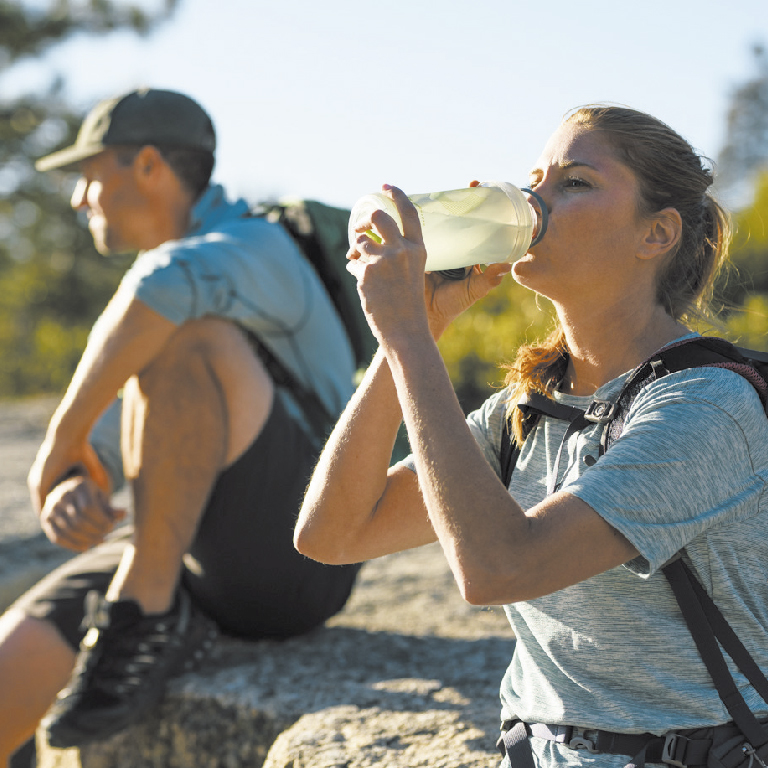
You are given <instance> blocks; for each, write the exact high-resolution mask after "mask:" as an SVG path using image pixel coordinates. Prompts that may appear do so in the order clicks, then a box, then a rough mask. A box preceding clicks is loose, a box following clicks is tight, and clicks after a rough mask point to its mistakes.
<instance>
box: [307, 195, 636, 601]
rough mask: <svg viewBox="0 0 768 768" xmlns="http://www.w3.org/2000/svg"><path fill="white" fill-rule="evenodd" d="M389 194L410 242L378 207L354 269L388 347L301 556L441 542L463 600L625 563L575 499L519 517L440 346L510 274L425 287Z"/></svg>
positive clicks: (345, 431)
mask: <svg viewBox="0 0 768 768" xmlns="http://www.w3.org/2000/svg"><path fill="white" fill-rule="evenodd" d="M391 194H392V197H393V199H394V201H395V203H396V205H397V206H398V209H399V212H400V215H401V219H402V221H403V232H402V234H401V233H400V231H399V229H398V228H397V225H396V224H395V223H394V222H393V221H392V219H390V218H389V217H387V216H386V214H383V213H381V212H377V213H374V214H373V216H372V220H371V222H370V224H371V225H372V226H373V227H375V228H376V230H377V231H378V232H379V234H380V235H381V236H382V242H381V243H380V244H379V243H374V242H373V241H372V240H370V239H369V238H366V237H364V236H363V237H361V238H360V240H359V241H358V243H357V246H356V249H353V252H352V254H351V257H352V262H351V264H350V267H349V269H350V271H351V272H353V274H355V276H356V277H357V279H358V290H359V292H360V294H361V297H362V303H363V309H364V310H365V312H366V316H367V318H368V321H369V323H370V324H371V327H372V329H373V331H374V334H375V335H376V337H377V338H378V339H379V342H380V344H381V350H380V352H379V353H378V355H377V358H376V361H375V365H374V366H373V367H372V370H371V371H370V372H369V374H368V376H367V377H366V381H365V382H364V384H363V385H362V386H361V388H360V390H359V391H358V393H357V394H356V395H355V397H354V398H353V400H352V402H351V403H350V405H349V407H348V408H347V410H346V411H345V414H344V416H343V417H342V420H341V421H340V422H339V425H338V426H337V428H336V430H335V431H334V434H333V435H332V437H331V441H330V442H329V444H328V446H327V447H326V449H325V451H324V452H323V456H322V458H321V460H320V463H319V465H318V468H317V470H316V472H315V475H314V477H313V479H312V482H311V484H310V487H309V492H308V495H307V500H306V502H305V505H304V507H303V509H302V513H301V516H300V519H299V526H298V528H297V533H296V540H297V543H298V546H299V549H300V550H301V551H304V552H306V553H307V554H310V555H311V556H312V557H316V558H318V559H323V560H325V559H327V560H330V561H331V562H346V561H354V560H358V559H365V557H371V556H374V555H378V554H384V552H389V551H394V550H396V549H403V548H407V547H412V546H418V545H419V544H422V543H425V542H426V541H430V540H433V538H434V536H437V538H438V539H439V540H440V543H441V545H442V547H443V550H444V551H445V554H446V557H447V559H448V562H449V564H450V566H451V569H452V571H453V573H454V576H455V578H456V580H457V583H458V584H459V587H460V589H461V591H462V594H463V595H464V597H465V599H467V600H468V601H469V602H472V603H478V604H492V603H508V602H515V601H517V600H523V599H529V598H532V597H536V596H539V595H542V594H547V593H549V592H552V591H555V590H556V589H561V588H563V587H565V586H567V585H569V584H572V583H575V582H577V581H580V580H582V579H584V578H588V577H589V576H591V575H594V574H596V573H599V572H602V571H604V570H606V569H608V568H611V567H613V566H615V565H619V564H621V563H623V562H625V561H626V560H628V559H630V558H631V557H633V556H634V555H635V554H636V552H635V550H634V548H633V547H632V546H631V545H630V544H629V543H628V542H627V541H626V540H625V539H624V538H623V537H622V536H620V535H619V534H618V533H617V532H616V531H615V530H614V529H613V528H611V526H609V525H608V524H607V523H605V522H604V521H603V519H602V518H601V517H600V516H599V515H597V513H596V512H594V510H592V508H591V507H589V506H588V505H587V504H585V503H584V502H582V501H580V500H579V499H577V498H575V497H573V496H570V495H568V494H566V493H560V494H557V495H555V496H553V497H552V498H550V499H548V500H547V501H546V502H544V503H543V504H541V505H539V506H537V507H535V508H534V509H532V510H530V511H529V512H527V513H526V512H525V511H523V510H522V509H521V508H520V506H519V505H518V504H517V503H516V502H515V501H514V499H512V498H511V497H510V495H509V493H508V492H507V490H506V488H504V486H503V484H502V483H501V481H500V480H499V479H498V477H497V476H496V474H495V473H494V472H493V470H492V469H491V467H490V466H489V464H488V463H487V461H486V460H485V458H484V457H483V455H482V453H481V451H480V449H479V447H478V446H477V444H476V442H475V440H474V438H473V437H472V435H471V433H470V431H469V428H468V426H467V424H466V422H465V419H464V414H463V413H462V411H461V407H460V406H459V403H458V401H457V399H456V395H455V393H454V390H453V387H452V385H451V383H450V380H449V378H448V374H447V371H446V369H445V366H444V364H443V361H442V358H441V357H440V354H439V351H438V349H437V345H436V343H435V339H436V338H437V337H438V336H439V335H440V333H441V332H442V330H443V329H444V328H445V327H446V326H447V324H448V323H449V322H450V320H451V319H452V318H453V317H455V316H456V315H457V314H459V312H460V311H462V310H463V309H465V308H466V307H467V306H469V305H471V304H472V303H473V302H474V301H475V300H477V298H479V297H481V296H483V295H485V294H486V293H487V292H488V291H489V290H490V288H491V287H493V286H494V285H497V284H498V283H499V282H500V281H501V278H502V277H503V275H504V274H505V273H506V271H508V268H505V267H504V266H501V265H494V266H493V267H489V268H488V269H486V270H485V272H482V273H481V272H480V271H479V270H475V272H474V273H473V274H472V276H471V277H470V279H468V280H466V281H462V282H460V283H454V284H450V285H449V284H447V283H446V282H443V281H440V279H439V278H436V277H435V276H432V277H430V278H429V279H427V280H426V281H425V277H424V262H425V260H426V254H425V252H424V247H423V242H422V240H421V230H420V224H419V220H418V216H417V214H416V212H415V210H414V209H413V208H412V206H410V204H409V203H408V201H407V199H406V198H405V195H403V193H402V192H400V191H399V190H394V189H393V190H392V191H391ZM401 414H402V418H403V419H404V421H405V424H406V428H407V430H408V436H409V439H410V442H411V448H412V450H413V453H414V458H415V462H416V469H417V473H418V484H417V483H416V482H415V479H413V478H412V473H410V472H409V471H408V470H405V469H398V470H395V471H394V472H393V473H391V474H389V475H388V474H387V472H386V465H387V463H388V460H389V452H390V451H391V448H392V442H393V441H394V436H395V433H396V430H397V426H398V424H399V421H400V418H401ZM379 441H382V443H381V444H379ZM373 443H377V444H379V447H378V448H373V447H372V445H373ZM406 473H407V474H406ZM430 529H431V530H430ZM310 532H311V534H312V535H311V536H310ZM339 542H341V543H339Z"/></svg>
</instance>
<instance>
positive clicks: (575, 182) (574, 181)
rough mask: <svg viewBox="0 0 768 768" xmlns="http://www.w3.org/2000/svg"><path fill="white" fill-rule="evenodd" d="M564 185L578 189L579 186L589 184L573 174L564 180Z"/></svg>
mask: <svg viewBox="0 0 768 768" xmlns="http://www.w3.org/2000/svg"><path fill="white" fill-rule="evenodd" d="M564 185H565V186H566V187H567V188H568V189H578V188H580V187H588V186H589V184H588V183H587V182H586V181H584V179H580V178H577V177H575V176H572V177H569V178H567V179H566V180H565V182H564Z"/></svg>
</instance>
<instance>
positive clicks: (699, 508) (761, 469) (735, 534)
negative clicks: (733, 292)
mask: <svg viewBox="0 0 768 768" xmlns="http://www.w3.org/2000/svg"><path fill="white" fill-rule="evenodd" d="M625 379H626V374H625V375H624V376H622V377H620V378H618V379H616V380H614V381H612V382H609V383H608V384H606V385H605V386H604V387H601V388H600V389H599V390H598V391H597V392H596V393H595V395H594V397H595V398H599V399H604V400H612V399H615V398H616V396H617V394H618V392H619V391H620V389H621V385H622V383H623V382H624V380H625ZM505 397H506V393H505V392H501V393H498V394H496V395H495V396H493V397H492V398H490V399H489V400H488V401H487V402H486V403H485V404H484V405H483V407H482V408H480V409H479V410H478V411H476V412H474V413H472V414H471V415H470V416H469V417H468V423H469V425H470V428H471V430H472V432H473V434H474V436H475V438H476V440H477V441H478V444H479V445H480V447H481V449H482V450H483V453H484V454H485V456H486V458H487V460H488V462H489V463H490V464H491V466H492V467H493V468H494V469H495V470H496V471H497V473H499V474H500V471H501V470H500V462H499V449H500V441H501V429H502V419H503V415H504V410H505V407H506V405H505ZM556 399H557V400H558V401H560V402H563V403H565V404H567V405H572V406H576V407H580V408H585V407H586V406H587V405H588V404H589V403H590V402H591V400H592V398H591V397H573V396H568V395H563V394H557V396H556ZM566 426H567V425H566V423H565V422H562V421H558V420H555V419H550V418H543V419H542V420H541V421H540V423H539V425H538V426H537V428H536V429H535V430H534V432H533V433H532V434H531V435H530V437H529V438H528V440H527V441H526V444H525V445H524V447H523V450H522V452H521V455H520V458H519V461H518V463H517V467H516V469H515V471H514V473H513V476H512V480H511V483H510V493H511V494H512V496H514V498H515V499H516V500H517V501H518V502H519V503H520V504H521V505H522V506H523V508H526V509H528V508H530V507H533V506H534V505H535V504H537V503H538V502H540V501H541V500H542V499H543V498H544V497H545V496H546V493H547V486H548V484H549V483H551V482H552V484H556V487H558V488H559V489H561V490H564V491H567V492H568V493H572V494H573V495H575V496H578V497H579V498H580V499H582V500H583V501H585V502H586V503H587V504H589V505H590V506H591V507H592V508H593V509H594V510H595V511H596V512H597V513H598V514H599V515H601V516H602V517H603V518H604V519H605V520H606V521H608V522H609V523H610V524H611V525H612V526H614V527H615V528H616V529H617V530H619V531H620V532H621V533H623V534H624V535H625V536H626V537H627V538H628V539H629V540H630V541H631V542H632V543H633V544H634V546H635V547H636V548H637V550H638V551H639V552H640V556H639V557H637V558H635V559H634V560H632V561H631V562H628V563H626V564H625V565H623V566H620V567H618V568H614V569H612V570H610V571H607V572H605V573H602V574H599V575H597V576H594V577H592V578H590V579H587V580H586V581H583V582H581V583H579V584H575V585H573V586H571V587H568V588H566V589H563V590H560V591H558V592H555V593H553V594H550V595H546V596H544V597H541V598H538V599H536V600H531V601H527V602H519V603H515V604H512V605H508V606H506V607H505V610H506V612H507V615H508V618H509V621H510V624H511V626H512V629H513V630H514V632H515V636H516V638H517V643H516V647H515V653H514V656H513V658H512V662H511V663H510V665H509V668H508V670H507V672H506V674H505V676H504V679H503V681H502V686H501V702H502V719H506V718H509V717H518V718H520V719H522V720H525V721H527V722H541V723H551V724H555V723H558V724H571V725H579V726H582V727H591V728H601V729H604V730H611V731H621V732H627V733H642V732H646V731H650V732H653V733H664V732H666V731H668V730H672V729H678V728H691V727H697V726H702V725H712V724H717V723H721V722H727V721H728V720H729V719H730V718H729V716H728V713H727V711H726V710H725V708H724V706H723V704H722V702H721V701H720V698H719V697H718V694H717V691H716V690H715V688H714V686H713V684H712V681H711V679H710V677H709V674H708V673H707V671H706V668H705V667H704V664H703V662H702V661H701V659H700V657H699V655H698V652H697V651H696V648H695V646H694V643H693V640H692V638H691V636H690V633H689V632H688V630H687V628H686V626H685V623H684V622H683V619H682V617H681V615H680V612H679V610H678V608H677V604H676V602H675V599H674V597H673V595H672V592H671V590H670V588H669V586H668V583H667V581H666V579H665V577H664V575H663V574H662V573H661V572H660V571H659V570H658V569H659V567H660V566H661V565H663V564H664V562H665V561H666V560H668V559H669V558H670V557H671V556H672V555H674V554H675V553H676V552H677V551H678V550H679V549H681V548H682V547H685V549H686V553H687V555H686V557H687V560H688V562H689V563H690V564H691V565H692V567H693V570H694V572H695V573H696V574H697V576H698V577H699V579H700V580H701V581H702V583H703V584H704V586H705V588H706V589H707V591H708V592H709V593H710V594H711V595H712V596H713V598H714V600H715V602H716V603H717V604H718V606H719V607H720V609H721V610H722V611H723V613H724V614H725V616H726V618H727V619H728V621H729V623H730V624H731V626H732V627H733V628H734V630H735V631H736V633H737V634H738V636H739V637H740V638H741V640H742V642H743V643H744V645H745V646H746V647H747V649H748V650H749V652H750V653H751V654H752V655H753V657H754V658H755V660H756V661H757V663H758V664H759V665H760V667H761V668H762V669H764V670H765V669H768V511H766V506H765V504H766V501H765V499H766V493H765V484H766V478H768V420H766V418H765V414H764V412H763V409H762V406H761V404H760V401H759V399H758V397H757V395H756V393H755V391H754V389H753V387H752V386H751V385H750V384H749V383H748V382H747V381H746V380H745V379H743V378H742V377H741V376H739V375H738V374H736V373H734V372H732V371H727V370H723V369H718V368H700V369H696V370H690V371H683V372H680V373H676V374H671V375H669V376H666V377H664V378H663V379H661V380H659V381H657V382H655V383H653V384H652V385H650V386H648V387H647V388H646V389H645V390H643V392H642V393H641V394H640V395H639V396H638V397H637V398H636V400H635V401H634V403H633V404H632V407H631V409H630V411H629V413H628V415H627V420H626V423H625V429H624V432H623V434H622V436H621V437H620V438H619V440H617V441H616V442H615V443H614V444H613V446H612V447H611V448H610V450H609V451H608V452H607V453H606V454H605V455H604V456H603V457H601V458H600V459H599V461H597V463H595V464H594V466H591V467H590V466H588V464H587V463H585V462H584V457H585V456H588V455H591V456H593V457H597V456H598V442H599V438H600V431H601V427H599V426H597V425H595V426H593V427H589V428H587V429H585V430H584V431H582V432H579V433H577V434H575V435H573V436H571V437H570V439H569V440H568V442H567V445H566V446H565V448H564V450H563V456H562V458H561V460H560V467H559V469H560V473H559V475H560V476H559V477H558V478H556V483H554V482H553V479H552V478H551V473H552V471H553V468H554V466H555V457H556V455H557V452H558V449H559V448H560V443H561V441H562V439H563V436H564V433H565V430H566ZM730 668H731V671H732V673H733V674H734V677H735V679H736V681H737V684H738V685H739V688H740V689H741V691H742V693H743V695H744V697H745V698H746V700H747V702H748V704H749V706H750V707H751V709H752V710H753V711H754V712H756V713H759V714H761V715H768V705H766V704H765V702H763V701H762V699H761V698H760V697H759V696H758V695H757V694H756V693H755V692H754V691H753V690H752V688H751V687H750V686H749V684H748V683H747V682H746V681H745V680H744V678H743V676H742V675H741V674H740V673H739V672H738V670H737V669H736V668H735V667H734V666H733V665H732V664H731V665H730ZM531 741H532V746H533V749H534V754H535V755H537V760H538V762H539V764H542V765H543V764H553V763H557V764H561V765H565V764H573V765H580V764H583V762H584V759H585V757H584V753H583V752H575V751H573V750H570V749H568V748H567V747H562V746H560V745H557V744H554V743H552V742H549V741H545V740H542V739H537V738H534V739H532V740H531ZM593 757H594V760H595V764H599V765H601V766H602V765H605V766H609V765H611V766H613V765H615V766H623V765H625V764H626V762H627V758H626V757H623V756H610V755H599V756H589V759H590V761H591V760H592V759H593Z"/></svg>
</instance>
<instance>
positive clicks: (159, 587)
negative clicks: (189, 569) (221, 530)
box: [107, 319, 273, 614]
mask: <svg viewBox="0 0 768 768" xmlns="http://www.w3.org/2000/svg"><path fill="white" fill-rule="evenodd" d="M272 398H273V386H272V381H271V379H270V378H269V375H268V374H267V372H266V370H265V369H264V367H263V365H262V364H261V362H260V361H259V360H258V358H256V356H255V355H254V354H253V351H252V349H251V347H250V344H249V343H248V341H247V339H246V338H245V336H244V335H243V333H242V331H240V330H239V329H238V328H237V327H236V326H234V325H232V324H231V323H228V322H226V321H223V320H216V319H208V320H202V321H197V322H193V323H187V324H186V325H184V326H182V327H181V328H180V329H179V331H178V332H177V334H176V335H175V336H174V337H172V339H171V341H170V342H169V344H168V347H167V348H166V349H165V350H164V351H163V354H162V355H161V356H160V359H158V360H157V361H156V362H155V363H153V365H152V366H151V367H150V368H149V369H148V370H147V371H145V372H144V373H142V374H141V375H140V376H138V377H134V378H133V379H131V380H130V381H129V382H128V384H127V385H126V388H125V391H124V404H123V435H124V444H123V456H124V462H125V472H126V477H127V478H128V479H129V481H130V482H131V485H132V488H133V502H134V527H135V534H134V542H133V547H129V548H128V550H127V551H126V555H125V556H124V558H123V561H122V562H121V564H120V568H119V569H118V573H117V574H116V576H115V579H114V580H113V582H112V584H111V585H110V588H109V591H108V593H107V598H108V599H109V600H118V599H132V600H135V601H136V602H138V603H139V605H140V606H141V607H142V608H143V609H144V611H145V613H150V614H152V613H163V612H164V611H167V610H168V609H169V608H170V607H171V604H172V601H173V597H174V594H175V590H176V586H177V583H178V578H179V573H180V570H181V563H182V558H183V557H184V554H185V553H186V552H187V550H188V549H189V545H190V544H191V542H192V540H193V538H194V536H195V532H196V531H197V526H198V523H199V521H200V517H201V515H202V513H203V510H204V509H205V505H206V502H207V500H208V497H209V495H210V492H211V489H212V487H213V484H214V482H215V480H216V478H217V476H218V475H219V473H220V472H221V471H222V470H223V469H224V468H225V467H227V466H229V465H230V464H231V463H232V462H233V461H235V460H236V459H237V458H238V456H240V454H242V453H243V452H244V451H245V450H246V449H247V448H248V447H249V446H250V445H251V443H252V442H253V441H254V440H255V438H256V436H257V435H258V434H259V431H260V430H261V428H262V426H263V425H264V423H265V421H266V419H267V417H268V415H269V411H270V409H271V406H272Z"/></svg>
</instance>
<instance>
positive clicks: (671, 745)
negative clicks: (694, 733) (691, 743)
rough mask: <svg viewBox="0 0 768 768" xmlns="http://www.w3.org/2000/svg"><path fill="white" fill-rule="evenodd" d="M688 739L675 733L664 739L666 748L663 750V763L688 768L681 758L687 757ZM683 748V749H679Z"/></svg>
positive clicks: (678, 767)
mask: <svg viewBox="0 0 768 768" xmlns="http://www.w3.org/2000/svg"><path fill="white" fill-rule="evenodd" d="M683 742H685V743H683ZM687 742H688V739H686V738H685V736H681V735H680V734H679V733H675V732H674V731H672V732H670V733H668V734H667V735H666V736H665V737H664V748H663V749H662V750H661V762H662V763H666V764H667V765H674V766H677V768H687V766H686V764H685V763H684V762H683V761H682V759H681V758H683V757H684V756H685V750H686V748H687V746H688V744H687ZM678 747H682V749H678ZM678 753H679V754H678Z"/></svg>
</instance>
